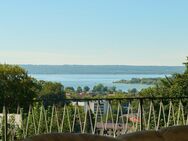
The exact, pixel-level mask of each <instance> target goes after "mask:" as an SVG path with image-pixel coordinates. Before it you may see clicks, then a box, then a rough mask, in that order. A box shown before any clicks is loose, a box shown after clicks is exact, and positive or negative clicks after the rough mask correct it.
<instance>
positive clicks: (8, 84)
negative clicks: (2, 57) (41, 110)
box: [0, 64, 40, 107]
mask: <svg viewBox="0 0 188 141" xmlns="http://www.w3.org/2000/svg"><path fill="white" fill-rule="evenodd" d="M39 86H40V85H39V83H38V81H37V80H36V79H34V78H32V77H30V76H29V75H28V73H27V72H26V71H25V70H24V69H23V68H21V67H19V66H17V65H8V64H0V100H1V101H2V102H1V104H0V105H1V106H2V105H3V104H4V103H3V102H6V105H7V106H9V107H15V106H17V103H19V104H20V105H27V104H26V102H28V101H31V100H33V98H35V97H36V96H37V93H38V92H39V88H40V87H39Z"/></svg>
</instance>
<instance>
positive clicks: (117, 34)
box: [0, 0, 188, 65]
mask: <svg viewBox="0 0 188 141" xmlns="http://www.w3.org/2000/svg"><path fill="white" fill-rule="evenodd" d="M187 6H188V1H187V0H5V1H0V62H1V63H5V62H6V63H10V64H100V65H101V64H108V65H109V64H119V65H121V64H123V65H182V62H183V61H185V58H186V56H187V55H188V8H187Z"/></svg>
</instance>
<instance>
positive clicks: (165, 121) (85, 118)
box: [0, 97, 188, 141]
mask: <svg viewBox="0 0 188 141" xmlns="http://www.w3.org/2000/svg"><path fill="white" fill-rule="evenodd" d="M1 110H2V114H0V118H1V119H0V126H1V128H0V129H1V130H0V138H1V139H2V140H5V141H7V140H15V139H23V138H26V137H28V136H33V135H37V134H43V133H51V132H66V133H69V132H70V133H90V134H100V135H106V136H113V137H115V136H118V135H120V134H126V133H130V132H135V131H140V130H151V129H152V130H158V129H160V128H163V127H168V126H174V125H187V124H188V97H134V98H106V99H105V98H103V99H65V100H63V101H61V102H59V101H47V100H45V101H32V102H28V104H26V105H19V104H18V105H17V107H9V106H6V105H5V106H3V107H1Z"/></svg>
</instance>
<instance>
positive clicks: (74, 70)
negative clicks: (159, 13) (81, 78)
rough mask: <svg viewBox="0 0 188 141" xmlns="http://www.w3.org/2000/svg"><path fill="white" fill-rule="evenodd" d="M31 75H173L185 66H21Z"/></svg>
mask: <svg viewBox="0 0 188 141" xmlns="http://www.w3.org/2000/svg"><path fill="white" fill-rule="evenodd" d="M21 66H22V67H23V68H25V69H26V70H27V71H28V73H30V74H173V73H182V72H184V70H185V67H183V66H127V65H21Z"/></svg>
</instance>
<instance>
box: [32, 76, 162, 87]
mask: <svg viewBox="0 0 188 141" xmlns="http://www.w3.org/2000/svg"><path fill="white" fill-rule="evenodd" d="M31 76H33V77H35V78H37V79H38V80H45V81H54V82H60V83H62V84H63V85H64V86H65V87H67V86H72V87H74V88H77V87H78V86H81V87H84V86H89V87H90V88H93V86H94V85H96V84H99V83H101V84H103V85H105V86H115V87H116V88H117V89H118V90H122V91H127V90H129V89H132V88H136V89H137V90H141V89H143V88H147V87H149V86H150V85H144V84H118V83H113V82H114V81H117V80H121V79H126V80H130V79H131V78H157V77H165V75H160V74H118V75H113V74H107V75H104V74H31Z"/></svg>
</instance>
